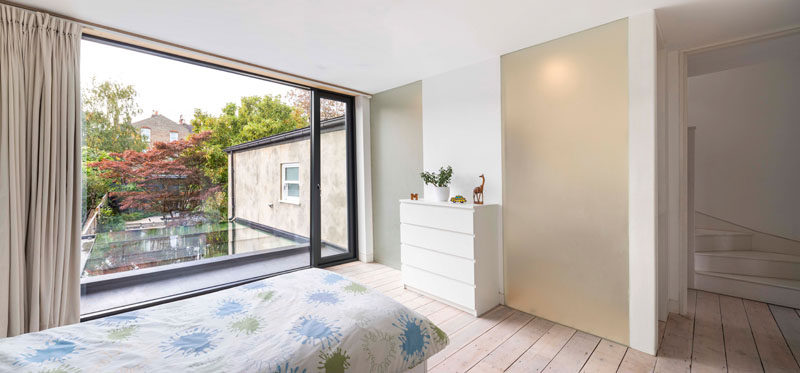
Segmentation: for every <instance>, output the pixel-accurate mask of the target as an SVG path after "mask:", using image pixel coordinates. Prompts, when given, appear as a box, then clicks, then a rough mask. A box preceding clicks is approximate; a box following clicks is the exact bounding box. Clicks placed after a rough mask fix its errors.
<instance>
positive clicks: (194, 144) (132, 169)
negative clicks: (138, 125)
mask: <svg viewBox="0 0 800 373" xmlns="http://www.w3.org/2000/svg"><path fill="white" fill-rule="evenodd" d="M210 136H211V132H210V131H206V132H202V133H198V134H193V135H191V136H189V137H188V138H186V139H182V140H177V141H171V142H156V143H154V144H153V146H152V147H151V148H149V149H146V150H144V151H141V152H137V151H133V150H126V151H124V152H122V153H111V159H106V160H102V161H100V162H94V163H92V164H90V166H92V167H97V169H98V170H99V171H100V172H101V176H102V177H104V178H107V179H109V180H111V181H113V182H114V183H115V184H116V188H115V189H116V191H114V192H112V193H111V195H112V196H116V197H122V198H121V199H122V203H121V204H120V208H122V209H129V208H135V209H142V210H150V211H158V212H161V213H162V214H164V215H166V214H170V215H172V213H173V212H175V211H180V212H183V211H192V210H194V209H195V208H196V207H197V206H198V205H200V204H201V203H202V202H203V201H204V200H205V199H206V198H207V197H208V196H209V195H211V194H212V193H215V192H217V191H219V190H220V189H221V186H219V185H214V184H213V183H212V182H211V179H210V178H209V177H208V176H206V175H205V173H204V172H203V167H202V165H203V162H204V161H205V153H203V152H202V151H199V150H198V149H200V148H201V147H200V145H202V143H203V142H205V141H206V140H207V139H208V138H209V137H210Z"/></svg>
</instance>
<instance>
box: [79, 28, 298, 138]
mask: <svg viewBox="0 0 800 373" xmlns="http://www.w3.org/2000/svg"><path fill="white" fill-rule="evenodd" d="M93 77H94V78H95V79H96V80H97V82H102V81H105V80H111V81H114V82H117V83H122V84H126V85H133V86H134V88H135V89H136V92H137V93H138V96H137V98H136V101H137V103H138V104H139V108H140V109H141V110H142V112H141V113H140V114H139V115H138V116H136V117H134V118H133V121H134V122H136V121H138V120H141V119H145V118H148V117H150V116H151V115H152V114H153V112H154V111H156V110H157V111H158V113H159V114H161V115H164V116H166V117H167V118H169V119H172V120H173V121H175V122H177V121H178V119H179V118H180V116H181V115H183V118H184V119H185V120H186V122H189V121H190V120H191V119H192V117H193V115H194V109H195V108H199V109H201V110H203V111H205V112H207V113H209V114H212V115H218V114H220V112H221V110H222V108H223V107H224V106H225V104H227V103H229V102H236V103H238V102H239V99H240V98H241V97H243V96H253V95H258V96H263V95H267V94H270V95H278V94H280V95H281V97H284V98H285V97H286V93H287V92H288V91H289V90H291V89H292V88H291V87H288V86H284V85H281V84H278V83H273V82H269V81H265V80H260V79H255V78H250V77H245V76H241V75H237V74H233V73H228V72H224V71H219V70H216V69H210V68H207V67H201V66H196V65H192V64H189V63H185V62H179V61H173V60H170V59H166V58H162V57H157V56H153V55H149V54H145V53H141V52H135V51H130V50H127V49H124V48H119V47H114V46H109V45H105V44H101V43H97V42H93V41H88V40H83V41H81V88H82V89H86V88H89V87H91V84H92V78H93Z"/></svg>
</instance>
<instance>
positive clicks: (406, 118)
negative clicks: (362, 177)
mask: <svg viewBox="0 0 800 373" xmlns="http://www.w3.org/2000/svg"><path fill="white" fill-rule="evenodd" d="M370 145H371V147H370V151H371V163H372V167H371V171H372V175H371V176H372V216H373V222H372V224H373V227H374V230H373V245H374V258H375V261H376V262H379V263H382V264H385V265H388V266H391V267H394V268H398V269H399V268H400V202H399V200H400V199H401V198H409V194H410V193H420V194H421V193H422V180H420V178H419V173H420V172H421V171H422V83H421V82H419V81H417V82H414V83H411V84H408V85H404V86H402V87H397V88H393V89H390V90H387V91H383V92H381V93H378V94H375V95H373V96H372V100H371V101H370Z"/></svg>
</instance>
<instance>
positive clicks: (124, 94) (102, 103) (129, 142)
mask: <svg viewBox="0 0 800 373" xmlns="http://www.w3.org/2000/svg"><path fill="white" fill-rule="evenodd" d="M81 97H82V98H83V108H82V109H83V128H84V131H85V141H86V146H87V147H89V148H92V149H95V150H102V151H105V152H107V153H121V152H123V151H125V150H134V151H142V150H144V149H146V148H147V143H146V142H145V141H144V140H143V139H142V138H141V136H140V135H139V133H138V132H137V131H136V128H134V127H133V126H132V125H131V120H132V118H133V116H134V115H137V114H139V113H141V109H139V106H138V105H137V104H136V90H135V89H134V88H133V86H131V85H122V84H119V83H115V82H109V81H105V82H102V83H99V84H98V83H97V82H96V81H95V80H92V88H89V89H87V90H84V91H83V93H82V94H81Z"/></svg>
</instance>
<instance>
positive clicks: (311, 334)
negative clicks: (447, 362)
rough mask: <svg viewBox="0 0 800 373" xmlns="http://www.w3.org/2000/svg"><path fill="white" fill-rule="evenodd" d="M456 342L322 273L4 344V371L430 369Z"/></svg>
mask: <svg viewBox="0 0 800 373" xmlns="http://www.w3.org/2000/svg"><path fill="white" fill-rule="evenodd" d="M447 343H448V338H447V335H446V334H445V333H444V332H443V331H442V330H441V329H439V328H437V327H436V326H435V325H434V324H433V323H431V322H430V320H428V319H427V318H425V317H423V316H421V315H420V314H418V313H416V312H414V311H412V310H410V309H408V308H406V307H405V306H403V305H401V304H400V303H397V302H396V301H394V300H392V299H390V298H388V297H386V296H384V295H382V294H380V293H379V292H377V291H374V290H370V289H368V288H367V287H365V286H363V285H361V284H359V283H357V282H353V281H351V280H349V279H348V278H346V277H345V276H342V275H339V274H336V273H333V272H329V271H326V270H322V269H316V268H312V269H306V270H302V271H297V272H293V273H289V274H285V275H281V276H277V277H273V278H269V279H265V280H261V281H257V282H252V283H249V284H246V285H242V286H238V287H235V288H231V289H227V290H223V291H219V292H215V293H211V294H206V295H202V296H198V297H194V298H190V299H185V300H181V301H177V302H173V303H167V304H163V305H159V306H155V307H151V308H146V309H142V310H137V311H133V312H128V313H123V314H118V315H114V316H109V317H105V318H102V319H98V320H93V321H89V322H85V323H81V324H75V325H68V326H64V327H59V328H53V329H48V330H45V331H42V332H37V333H29V334H24V335H20V336H17V337H12V338H5V339H0V371H24V372H27V371H35V372H40V371H63V372H97V371H103V372H106V371H113V372H135V371H143V372H153V371H162V372H172V373H175V372H186V371H193V372H197V371H199V372H203V371H206V372H280V373H284V372H289V373H302V372H306V373H310V372H318V371H326V372H342V371H352V372H405V371H409V370H411V371H414V372H417V371H424V368H425V361H426V360H427V359H428V358H429V357H430V356H432V355H433V354H435V353H436V352H438V351H440V350H441V349H443V348H444V347H445V346H446V345H447Z"/></svg>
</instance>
